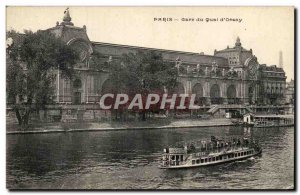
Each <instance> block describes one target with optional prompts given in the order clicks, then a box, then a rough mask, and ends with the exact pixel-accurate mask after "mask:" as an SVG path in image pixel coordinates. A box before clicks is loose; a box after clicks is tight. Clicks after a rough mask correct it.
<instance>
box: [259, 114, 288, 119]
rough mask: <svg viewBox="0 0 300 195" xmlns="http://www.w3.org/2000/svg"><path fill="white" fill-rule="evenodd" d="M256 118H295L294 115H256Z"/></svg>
mask: <svg viewBox="0 0 300 195" xmlns="http://www.w3.org/2000/svg"><path fill="white" fill-rule="evenodd" d="M254 117H255V118H294V115H284V114H281V115H280V114H278V115H277V114H262V115H254Z"/></svg>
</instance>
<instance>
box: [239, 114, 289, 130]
mask: <svg viewBox="0 0 300 195" xmlns="http://www.w3.org/2000/svg"><path fill="white" fill-rule="evenodd" d="M244 122H245V124H248V125H253V126H254V127H281V126H293V125H294V115H279V114H264V115H260V114H256V115H255V114H251V113H248V114H245V115H244Z"/></svg>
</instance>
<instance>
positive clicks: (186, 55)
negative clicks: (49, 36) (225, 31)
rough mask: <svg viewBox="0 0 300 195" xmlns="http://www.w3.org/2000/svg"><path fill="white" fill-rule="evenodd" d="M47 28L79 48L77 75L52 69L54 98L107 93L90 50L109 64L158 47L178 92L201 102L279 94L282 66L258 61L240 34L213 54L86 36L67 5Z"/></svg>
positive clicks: (253, 100)
mask: <svg viewBox="0 0 300 195" xmlns="http://www.w3.org/2000/svg"><path fill="white" fill-rule="evenodd" d="M47 31H50V32H51V33H54V34H55V35H56V36H57V37H59V38H61V39H62V40H63V41H64V42H65V43H66V44H67V45H70V46H72V47H74V48H76V49H77V50H78V51H79V53H80V61H79V62H78V63H77V64H76V65H75V69H76V71H77V72H78V73H79V74H78V75H79V77H77V78H76V79H74V80H66V79H64V78H63V77H62V76H61V74H60V72H59V71H57V72H56V73H55V74H56V75H57V76H56V82H55V88H56V94H55V97H54V100H55V101H56V102H57V103H62V104H82V103H84V104H86V103H97V102H98V101H99V99H100V97H101V96H102V95H103V94H105V93H106V92H107V90H108V89H109V87H110V78H109V73H108V72H107V71H106V70H99V69H96V68H95V67H93V66H92V65H91V59H92V58H93V53H95V52H97V53H100V54H102V56H103V57H102V59H100V61H101V62H100V63H109V62H110V61H112V60H116V59H119V58H120V57H121V55H122V54H125V53H136V52H138V51H156V52H160V53H161V54H162V56H163V59H164V60H165V61H168V62H172V63H174V66H176V67H177V69H178V72H179V78H178V85H177V89H176V90H177V92H178V93H185V94H196V96H197V102H198V104H200V105H211V104H273V103H275V102H280V101H281V99H282V98H283V93H284V88H285V80H286V77H285V72H284V70H283V69H282V68H277V67H276V66H275V65H274V66H266V65H261V64H259V62H258V60H257V58H256V56H255V55H253V52H252V49H250V50H247V49H245V48H243V47H242V43H241V40H240V38H237V39H236V42H235V45H234V47H232V48H230V47H227V48H226V49H223V50H219V51H217V50H215V52H214V55H205V54H203V53H192V52H183V51H173V50H163V49H155V48H145V47H136V46H128V45H119V44H110V43H102V42H95V41H91V40H89V38H88V35H87V28H86V26H83V27H76V26H74V24H73V23H72V21H71V17H70V13H69V11H68V10H66V12H65V15H64V17H63V21H62V22H60V23H59V22H57V24H56V26H55V27H52V28H49V29H47ZM274 94H276V96H275V95H274Z"/></svg>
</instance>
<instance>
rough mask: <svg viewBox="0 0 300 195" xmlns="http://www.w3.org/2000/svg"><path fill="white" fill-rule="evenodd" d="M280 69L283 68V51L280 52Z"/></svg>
mask: <svg viewBox="0 0 300 195" xmlns="http://www.w3.org/2000/svg"><path fill="white" fill-rule="evenodd" d="M279 68H283V59H282V51H279Z"/></svg>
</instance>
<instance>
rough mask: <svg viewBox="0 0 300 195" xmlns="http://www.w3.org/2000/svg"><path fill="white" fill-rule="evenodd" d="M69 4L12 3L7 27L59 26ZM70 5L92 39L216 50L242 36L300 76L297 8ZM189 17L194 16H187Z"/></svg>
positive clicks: (263, 57)
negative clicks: (296, 51) (296, 65)
mask: <svg viewBox="0 0 300 195" xmlns="http://www.w3.org/2000/svg"><path fill="white" fill-rule="evenodd" d="M65 9H66V7H7V9H6V18H7V21H6V26H7V30H10V29H14V30H17V31H19V32H22V31H23V30H24V29H27V30H29V29H30V30H32V31H36V30H39V29H47V28H51V27H54V26H55V25H56V22H57V21H59V22H61V21H62V18H63V13H64V10H65ZM69 10H70V15H71V17H72V22H73V23H74V25H75V26H78V27H82V26H83V25H86V28H87V34H88V36H89V39H90V40H91V41H97V42H106V43H116V44H124V45H133V46H142V47H151V48H160V49H170V50H178V51H187V52H196V53H200V52H204V53H205V54H207V55H213V53H214V50H215V49H217V50H221V49H225V48H226V47H227V46H229V47H233V46H234V44H235V41H236V38H237V37H238V36H239V37H240V39H241V43H242V46H243V47H244V48H246V49H250V48H251V49H252V50H253V54H254V55H256V56H257V58H258V62H259V63H261V64H267V65H278V63H279V51H282V53H283V68H284V70H285V71H286V76H287V81H289V80H290V79H293V78H294V8H293V7H69ZM158 18H172V21H155V19H158ZM183 18H185V19H194V21H182V19H183ZM198 18H199V19H200V21H197V19H198ZM201 19H203V21H201ZM206 19H209V22H207V21H206ZM222 19H223V21H222ZM227 19H229V20H230V21H226V20H227ZM216 20H217V21H216ZM224 20H225V21H224Z"/></svg>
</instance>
